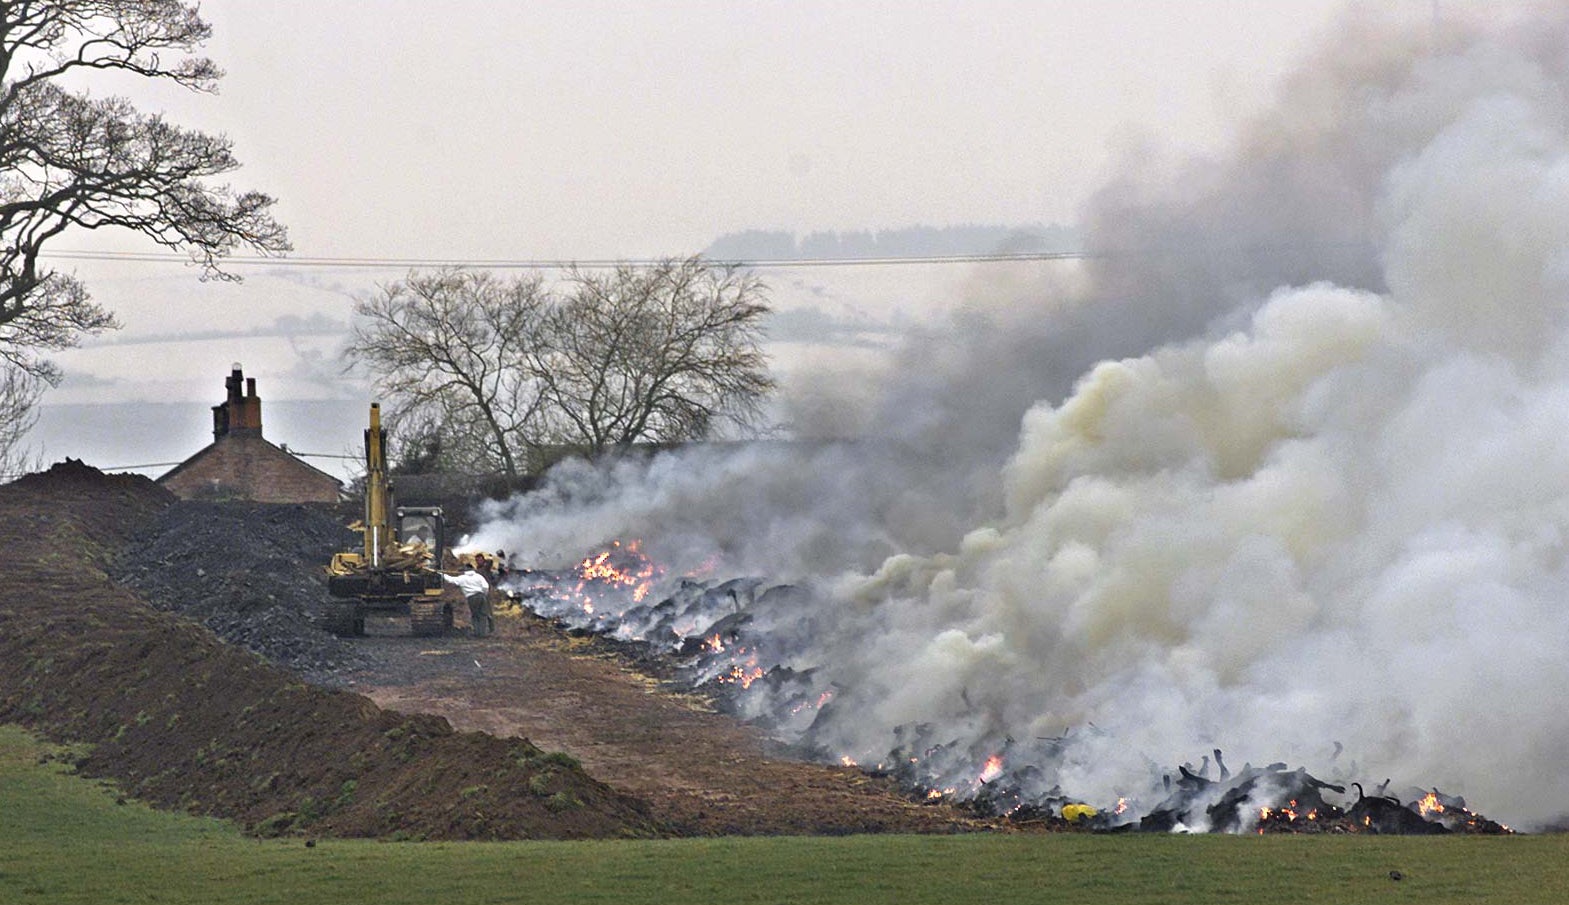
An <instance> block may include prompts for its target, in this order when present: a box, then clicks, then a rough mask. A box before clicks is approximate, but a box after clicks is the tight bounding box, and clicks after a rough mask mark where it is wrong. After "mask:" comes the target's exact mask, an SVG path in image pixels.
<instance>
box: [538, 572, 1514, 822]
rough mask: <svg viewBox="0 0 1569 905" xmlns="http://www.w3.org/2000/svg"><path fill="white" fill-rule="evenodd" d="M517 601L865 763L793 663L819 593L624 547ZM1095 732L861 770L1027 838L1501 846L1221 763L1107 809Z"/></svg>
mask: <svg viewBox="0 0 1569 905" xmlns="http://www.w3.org/2000/svg"><path fill="white" fill-rule="evenodd" d="M508 590H509V591H511V592H512V593H514V594H516V595H517V597H518V598H519V599H520V601H521V602H522V604H523V605H524V606H526V607H528V608H530V609H531V610H532V611H534V612H535V613H537V614H539V615H542V616H545V617H548V618H551V619H553V620H555V621H557V622H558V623H559V624H561V625H563V626H566V627H568V628H570V629H573V630H577V631H583V632H592V633H595V634H598V635H601V636H603V637H605V638H607V639H612V640H614V641H615V642H618V643H620V644H623V645H629V646H634V647H636V648H637V650H638V651H639V653H640V655H642V656H644V657H654V658H658V659H659V660H660V661H661V662H662V663H664V664H666V666H667V667H668V668H669V670H670V671H671V674H673V675H675V676H677V677H678V681H679V682H680V683H681V684H682V685H683V686H684V687H685V688H687V689H695V690H700V691H703V692H705V693H707V694H708V695H709V696H710V698H711V699H712V700H713V701H714V702H715V703H716V704H717V705H718V706H719V707H720V708H721V709H723V710H726V711H727V712H730V713H732V714H734V715H736V716H738V717H740V718H742V719H744V720H747V721H750V722H752V723H753V724H755V725H758V726H759V727H761V728H764V729H766V730H767V731H769V732H771V733H773V734H774V735H776V736H777V737H779V738H780V739H781V740H782V741H785V742H788V743H790V744H792V745H793V746H794V747H795V749H796V750H797V751H799V752H801V753H802V754H803V755H804V756H809V757H812V758H814V759H818V760H821V761H824V762H828V763H846V764H856V763H857V762H856V760H855V759H854V758H852V757H850V756H849V755H847V754H846V753H845V752H843V751H841V750H838V749H836V748H835V747H834V743H833V738H834V734H833V732H831V731H829V730H830V729H831V727H832V726H833V725H834V723H835V719H836V713H835V703H836V701H837V699H838V698H839V697H840V695H841V694H843V693H844V691H845V690H844V689H843V688H841V687H840V686H839V685H838V684H836V680H835V679H834V677H833V676H832V675H830V674H829V673H828V672H826V671H825V670H824V669H822V668H821V667H820V666H819V665H818V664H814V663H807V662H800V661H798V660H797V659H795V652H798V651H803V650H809V649H810V645H809V644H808V643H807V642H808V641H809V640H810V639H811V638H812V637H813V635H814V634H815V633H816V632H818V631H820V630H822V628H823V627H822V626H819V625H817V624H816V621H815V617H814V615H813V614H816V613H819V612H820V608H818V607H816V606H814V605H812V604H813V600H812V592H811V591H810V590H808V589H806V588H804V587H801V586H796V585H788V584H786V585H775V584H769V583H767V582H765V581H762V580H759V579H755V578H738V579H730V580H717V579H714V578H699V577H694V576H691V575H685V576H672V575H669V574H668V573H667V570H666V569H664V568H663V567H661V566H659V565H658V564H657V563H655V562H654V561H653V560H652V559H651V558H650V557H649V556H648V555H647V554H646V553H645V552H644V550H643V548H642V546H641V545H640V544H638V543H637V542H626V543H615V544H612V545H610V546H608V547H606V548H605V549H603V550H601V551H599V552H597V553H595V554H593V555H591V556H588V557H585V558H583V559H582V560H581V561H580V562H578V563H577V564H576V565H575V566H574V567H572V568H569V569H565V570H561V571H557V572H545V571H530V572H522V573H516V574H514V575H513V576H512V578H510V579H509V586H508ZM1112 741H1114V740H1110V739H1108V738H1106V733H1104V732H1102V731H1101V730H1099V729H1097V728H1096V727H1094V726H1086V727H1083V728H1082V729H1077V730H1068V731H1065V732H1063V733H1062V734H1060V735H1056V736H1051V737H1042V738H1028V739H1015V738H1011V737H1007V736H998V735H995V734H990V735H988V734H981V735H979V736H977V737H975V738H972V739H970V740H968V741H966V740H963V739H962V738H961V737H959V736H957V735H954V736H948V735H945V734H944V730H943V729H941V728H939V727H938V726H936V725H935V724H931V723H913V724H906V725H901V726H899V727H897V728H896V729H895V731H894V735H893V738H892V739H891V744H890V747H889V750H888V752H887V754H886V755H885V756H883V757H880V758H877V759H875V760H873V761H869V762H864V763H861V764H858V765H860V766H862V767H863V768H864V769H866V770H868V771H870V772H873V773H876V774H881V775H887V776H891V777H893V778H894V779H896V780H897V781H898V782H899V783H900V784H901V785H902V786H903V787H904V788H906V789H907V790H908V791H909V794H910V796H911V797H912V799H915V800H918V801H954V802H963V803H966V804H967V805H968V806H969V807H972V808H974V809H975V810H976V811H977V812H978V813H981V814H984V815H988V816H993V817H999V818H1006V819H1009V820H1012V821H1014V822H1016V823H1019V824H1035V825H1041V826H1050V827H1055V828H1062V829H1067V828H1078V829H1084V830H1090V831H1115V832H1125V831H1143V832H1227V833H1255V832H1256V833H1284V832H1291V833H1406V834H1413V833H1445V832H1468V833H1500V832H1508V830H1507V828H1506V827H1503V826H1502V825H1500V824H1497V823H1495V822H1493V821H1490V820H1488V819H1486V818H1484V817H1481V816H1480V815H1477V814H1475V813H1473V812H1471V811H1469V810H1467V809H1466V807H1465V804H1464V801H1463V800H1461V799H1459V798H1457V797H1451V796H1444V795H1442V794H1440V793H1438V792H1436V791H1422V792H1419V793H1415V794H1410V795H1407V796H1405V797H1404V798H1401V797H1396V796H1394V795H1390V794H1388V792H1387V783H1384V784H1381V785H1380V786H1378V787H1376V788H1375V789H1374V790H1373V791H1372V792H1366V791H1364V784H1363V783H1361V782H1360V781H1358V780H1357V779H1356V778H1355V777H1354V776H1353V777H1349V778H1348V777H1344V776H1341V775H1338V774H1337V775H1335V776H1334V777H1333V778H1332V780H1325V779H1320V778H1318V777H1315V776H1314V775H1313V774H1311V773H1309V772H1308V771H1307V770H1306V769H1305V768H1302V767H1296V768H1289V767H1288V766H1287V765H1286V764H1284V763H1271V764H1267V765H1264V766H1254V765H1252V764H1244V765H1242V766H1241V767H1239V768H1237V769H1236V770H1234V771H1233V770H1232V769H1231V768H1229V767H1228V766H1227V764H1226V763H1225V760H1224V755H1223V753H1222V752H1221V751H1220V750H1219V749H1215V750H1213V751H1212V752H1210V753H1209V754H1206V755H1204V756H1203V757H1201V758H1200V761H1199V763H1198V764H1197V765H1194V764H1191V763H1185V764H1181V765H1178V766H1175V767H1171V768H1163V767H1161V766H1160V765H1158V764H1156V763H1155V762H1154V761H1149V762H1148V764H1147V770H1146V771H1145V774H1144V775H1143V776H1142V777H1141V778H1140V779H1139V780H1138V781H1137V782H1130V783H1129V784H1128V785H1127V786H1126V787H1125V788H1123V789H1121V790H1119V791H1118V792H1117V793H1116V794H1115V795H1113V796H1112V797H1111V798H1110V799H1109V800H1106V801H1097V802H1089V801H1085V800H1084V799H1082V798H1080V797H1077V795H1076V793H1075V790H1074V789H1072V788H1070V787H1067V786H1066V785H1065V782H1064V777H1065V776H1067V775H1078V774H1077V773H1076V772H1074V771H1075V770H1082V769H1083V768H1084V767H1085V763H1084V761H1085V759H1086V758H1089V757H1093V756H1094V754H1093V752H1094V751H1095V750H1097V745H1104V744H1108V743H1110V742H1112Z"/></svg>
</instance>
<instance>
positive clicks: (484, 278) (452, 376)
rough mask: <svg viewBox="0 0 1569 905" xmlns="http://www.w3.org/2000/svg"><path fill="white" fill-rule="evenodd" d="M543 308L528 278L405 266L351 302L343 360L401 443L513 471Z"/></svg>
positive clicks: (522, 444)
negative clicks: (404, 273) (364, 380)
mask: <svg viewBox="0 0 1569 905" xmlns="http://www.w3.org/2000/svg"><path fill="white" fill-rule="evenodd" d="M545 305H546V302H545V296H544V292H543V290H542V289H541V281H540V280H539V278H538V277H530V278H523V279H517V280H512V281H510V282H504V281H502V280H499V279H497V278H495V277H494V276H492V275H491V274H489V273H487V272H484V271H472V270H463V269H456V268H452V269H444V270H439V271H436V272H434V273H427V274H420V273H411V274H409V276H408V278H407V279H405V280H402V281H400V282H396V283H392V284H389V285H386V286H382V287H381V288H380V289H379V291H378V292H377V293H376V294H375V295H373V296H370V297H367V298H362V299H360V300H359V301H358V302H357V303H356V305H355V313H356V314H357V315H358V316H359V318H360V321H359V322H358V323H357V324H356V325H355V327H354V338H353V340H352V341H351V343H350V347H349V357H350V359H351V360H352V361H354V362H356V363H358V364H360V365H363V366H364V367H365V369H366V370H367V371H368V372H369V373H370V375H371V377H372V378H373V380H374V382H375V385H376V388H377V389H378V390H379V391H380V392H381V394H382V395H383V396H384V398H385V399H386V401H387V403H388V405H387V408H388V426H389V428H391V429H392V430H393V431H395V432H396V433H397V434H399V435H400V436H402V437H403V438H405V439H404V441H403V445H404V447H405V448H408V447H411V446H422V447H423V449H422V452H423V453H424V454H426V455H427V456H431V457H432V458H433V459H434V461H435V463H436V464H438V465H439V466H441V467H446V468H457V467H458V466H459V464H460V463H461V465H462V467H465V468H477V469H481V470H486V471H489V470H499V471H501V472H503V473H505V474H507V475H508V476H514V477H515V476H516V475H518V474H519V473H520V471H523V470H526V469H527V467H528V465H529V461H528V454H529V452H530V451H531V449H532V444H531V443H530V435H529V432H528V429H527V425H528V422H529V421H530V420H531V419H532V418H533V417H534V416H535V413H536V412H537V411H538V409H539V406H540V404H541V399H540V394H539V386H538V385H537V383H536V382H535V381H534V380H533V379H532V374H531V373H530V372H529V370H528V368H527V361H528V352H527V349H526V347H527V345H528V344H529V343H532V342H534V341H535V339H536V337H537V336H538V335H539V333H540V322H541V319H542V318H543V314H544V308H545ZM520 460H522V461H520ZM520 466H521V467H520Z"/></svg>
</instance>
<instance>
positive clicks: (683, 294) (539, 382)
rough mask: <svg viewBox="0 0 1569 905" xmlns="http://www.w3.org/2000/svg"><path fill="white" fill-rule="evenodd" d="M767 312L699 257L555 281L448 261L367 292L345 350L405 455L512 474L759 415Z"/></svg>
mask: <svg viewBox="0 0 1569 905" xmlns="http://www.w3.org/2000/svg"><path fill="white" fill-rule="evenodd" d="M768 311H769V308H768V305H767V303H766V301H765V289H764V287H763V285H762V284H761V283H760V282H759V281H758V280H757V279H756V278H754V277H752V276H751V275H749V274H745V273H742V272H740V271H738V270H736V269H734V268H724V267H715V266H713V265H710V264H708V263H706V262H704V261H703V260H701V259H700V258H695V257H694V258H686V259H673V260H667V261H662V262H659V263H658V264H656V265H654V266H651V267H647V268H638V267H632V266H626V267H620V268H617V269H615V270H613V271H610V272H605V273H595V272H587V271H582V270H576V269H574V270H572V271H571V272H569V273H568V275H567V278H566V280H565V284H564V291H562V292H561V293H559V294H557V293H553V292H550V291H547V290H546V288H545V287H544V285H543V282H542V281H541V280H540V278H538V277H537V276H536V277H529V278H525V279H517V280H513V281H511V282H503V281H501V280H498V279H496V278H494V277H492V276H491V275H489V274H487V273H482V272H474V271H469V270H462V269H449V270H442V271H437V272H434V273H429V274H418V273H414V274H410V275H409V277H408V278H407V279H406V280H404V281H402V282H398V283H393V284H391V285H389V286H384V287H382V288H381V289H380V290H379V292H378V294H377V295H375V296H374V297H371V298H366V299H362V300H361V301H360V302H359V304H358V305H357V306H356V313H357V314H358V315H359V317H360V319H361V320H360V323H359V324H357V325H356V327H355V331H354V334H355V335H354V339H353V341H352V344H351V347H350V351H349V355H350V358H351V360H353V361H354V362H356V363H357V364H359V365H362V366H363V367H364V368H365V369H366V370H367V371H368V372H369V374H370V375H371V377H372V379H373V381H374V383H375V385H376V387H377V389H378V390H379V391H380V392H381V393H382V394H383V396H384V398H385V399H386V401H387V403H388V406H387V407H388V410H389V413H390V414H389V422H390V423H391V424H392V425H393V426H394V428H396V429H397V430H398V431H399V433H400V435H401V437H402V445H403V449H404V450H405V451H406V452H408V454H409V457H410V458H418V459H420V460H422V461H425V462H430V463H434V464H435V465H437V466H438V467H441V468H444V469H451V470H472V469H481V470H499V471H502V472H504V473H505V474H507V475H508V476H512V477H515V476H517V475H519V474H523V473H527V472H530V471H533V470H537V469H538V468H539V467H541V466H542V465H544V464H546V463H547V462H548V461H549V460H550V459H552V458H555V457H558V456H559V455H560V454H561V453H562V452H563V451H575V452H580V453H583V454H586V455H589V456H596V455H600V454H602V453H604V452H606V451H608V450H611V449H614V448H620V447H625V446H629V445H631V444H633V443H639V442H653V443H673V442H681V441H687V440H696V439H703V438H706V437H709V436H712V435H713V434H715V433H716V432H717V431H719V430H720V429H722V428H724V427H730V428H733V429H736V430H739V431H746V430H750V429H752V428H754V427H756V426H757V424H758V422H759V419H760V417H761V410H762V403H763V400H764V399H765V398H766V397H767V395H768V393H770V392H771V391H772V390H773V387H774V384H773V381H772V379H770V378H769V376H768V373H767V361H766V358H765V356H764V355H763V353H762V350H761V348H760V344H761V341H762V326H761V323H762V320H763V318H764V317H766V315H767V314H768Z"/></svg>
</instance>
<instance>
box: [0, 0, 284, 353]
mask: <svg viewBox="0 0 1569 905" xmlns="http://www.w3.org/2000/svg"><path fill="white" fill-rule="evenodd" d="M209 32H210V29H209V27H208V25H207V23H206V22H204V21H202V18H201V16H200V14H199V12H198V9H197V6H196V5H195V4H186V3H180V2H175V0H53V2H35V0H0V367H4V368H6V369H19V370H21V371H23V372H25V373H27V374H30V375H32V376H34V377H36V378H42V379H43V380H45V381H48V382H54V381H57V380H58V379H59V374H58V372H57V370H56V369H55V367H54V366H53V365H52V364H51V363H50V362H49V361H48V360H47V359H46V358H44V357H43V353H46V352H48V351H50V350H58V349H62V348H67V347H70V346H72V345H74V344H75V343H76V342H77V341H78V339H79V338H80V336H81V335H82V334H84V333H93V332H97V331H100V330H104V329H108V328H110V327H113V326H114V325H115V324H114V319H113V316H112V315H110V314H109V312H107V311H105V310H104V309H103V308H101V307H99V306H98V305H96V304H94V303H93V302H92V301H91V298H90V297H89V295H88V293H87V290H86V289H85V287H83V286H82V284H81V283H79V282H78V281H77V280H76V279H75V277H74V276H72V275H70V274H67V273H61V272H59V271H56V270H52V269H50V268H49V267H47V266H46V265H45V264H43V263H42V262H41V261H40V255H41V253H42V252H43V250H44V246H45V245H46V244H47V243H48V242H49V241H50V240H52V239H54V238H55V237H56V236H58V235H60V234H62V233H65V232H67V231H70V230H76V229H102V228H105V227H118V228H121V229H127V230H131V231H134V232H138V233H141V234H142V235H144V236H147V237H148V238H150V239H152V240H153V241H154V242H157V243H158V244H159V245H162V246H164V247H166V248H169V249H172V250H176V251H180V252H183V253H185V254H187V255H189V256H190V259H191V261H192V262H193V263H194V264H195V265H197V266H198V267H200V268H201V271H202V276H203V278H218V279H232V278H233V277H232V275H231V274H227V273H225V272H224V271H223V270H222V269H221V267H220V264H221V262H222V259H223V258H224V257H225V256H226V255H228V254H229V253H231V252H232V251H234V250H235V249H236V248H238V247H241V246H245V247H249V248H252V249H255V250H257V251H260V252H262V253H279V252H283V251H286V250H288V247H289V244H288V238H287V235H286V233H285V231H284V228H283V227H282V226H280V225H278V224H277V223H276V222H275V221H273V220H272V218H271V217H270V216H269V215H268V209H269V208H270V207H271V206H272V203H273V199H271V198H269V197H268V196H266V195H263V194H259V193H256V192H241V193H237V192H234V191H232V190H231V189H230V188H229V187H228V186H227V185H213V184H210V183H209V182H208V180H210V179H212V178H213V177H217V176H221V175H223V174H225V173H228V172H230V171H231V170H234V169H235V168H236V167H238V166H239V164H238V162H237V161H236V160H235V159H234V157H233V155H232V154H231V152H230V146H229V141H228V139H226V138H224V137H222V136H210V135H204V134H202V133H200V132H192V131H189V130H186V129H182V128H180V127H178V126H176V125H173V124H171V123H168V122H165V121H164V119H163V118H162V117H161V116H157V115H148V114H144V113H141V112H139V111H137V110H136V109H135V108H133V107H132V106H131V105H130V103H129V102H127V101H126V100H125V99H123V98H118V97H112V96H110V97H92V96H89V95H87V94H85V93H78V92H73V91H71V90H69V89H68V88H66V87H64V86H63V85H62V84H61V77H62V76H71V75H73V74H75V73H81V72H90V71H92V70H114V71H119V72H123V73H131V74H134V75H138V76H143V77H146V78H151V79H163V80H168V81H172V82H174V83H176V84H179V85H183V86H185V87H187V88H190V89H191V90H193V91H202V92H210V91H213V90H214V89H215V88H216V86H217V83H218V80H219V78H220V77H221V76H222V75H223V73H222V72H221V71H220V70H219V69H218V67H217V66H215V65H214V64H213V62H212V61H211V60H208V59H206V58H203V57H197V56H193V55H192V54H193V52H194V51H195V50H196V48H197V47H198V46H199V45H200V44H201V43H202V42H203V41H205V40H206V39H207V37H208V34H209Z"/></svg>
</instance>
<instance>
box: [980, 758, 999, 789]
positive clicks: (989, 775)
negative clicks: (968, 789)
mask: <svg viewBox="0 0 1569 905" xmlns="http://www.w3.org/2000/svg"><path fill="white" fill-rule="evenodd" d="M1001 775H1002V755H1001V754H993V755H992V756H991V757H988V758H986V766H984V767H982V768H981V782H991V781H992V780H994V779H996V778H997V777H999V776H1001Z"/></svg>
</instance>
